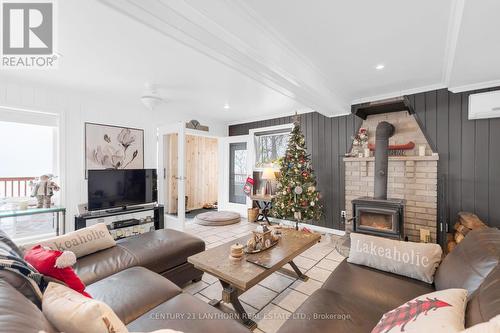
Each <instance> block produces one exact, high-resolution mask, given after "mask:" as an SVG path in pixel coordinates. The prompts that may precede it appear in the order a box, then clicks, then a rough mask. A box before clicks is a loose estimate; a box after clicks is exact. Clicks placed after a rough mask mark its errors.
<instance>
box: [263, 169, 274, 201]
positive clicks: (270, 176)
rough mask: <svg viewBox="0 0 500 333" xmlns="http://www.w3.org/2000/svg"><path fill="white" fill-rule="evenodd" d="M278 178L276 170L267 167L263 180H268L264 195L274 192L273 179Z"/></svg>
mask: <svg viewBox="0 0 500 333" xmlns="http://www.w3.org/2000/svg"><path fill="white" fill-rule="evenodd" d="M275 179H276V175H275V174H274V170H273V169H272V168H265V169H264V172H263V173H262V180H265V181H266V187H265V189H264V195H270V194H272V193H271V192H272V186H271V181H273V180H275Z"/></svg>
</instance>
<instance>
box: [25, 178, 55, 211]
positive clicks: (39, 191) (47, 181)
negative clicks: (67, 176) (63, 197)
mask: <svg viewBox="0 0 500 333" xmlns="http://www.w3.org/2000/svg"><path fill="white" fill-rule="evenodd" d="M52 178H54V176H53V175H51V174H46V175H42V176H40V178H39V180H38V182H36V183H35V184H34V186H33V190H32V192H31V196H32V197H36V200H37V206H36V207H37V208H42V207H43V208H50V205H51V204H52V202H51V198H52V196H53V195H54V191H59V190H60V187H59V185H57V184H56V183H55V182H54V181H53V180H52Z"/></svg>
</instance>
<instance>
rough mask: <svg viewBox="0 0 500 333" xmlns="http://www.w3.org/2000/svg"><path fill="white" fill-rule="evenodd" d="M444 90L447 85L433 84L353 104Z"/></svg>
mask: <svg viewBox="0 0 500 333" xmlns="http://www.w3.org/2000/svg"><path fill="white" fill-rule="evenodd" d="M443 88H446V85H445V84H443V83H437V84H431V85H428V86H423V87H418V88H412V89H405V90H400V91H394V92H392V93H388V94H383V95H377V96H370V97H364V98H358V99H355V100H353V101H352V104H353V105H354V104H360V103H367V102H373V101H379V100H382V99H387V98H394V97H400V96H404V95H413V94H418V93H421V92H427V91H432V90H438V89H443Z"/></svg>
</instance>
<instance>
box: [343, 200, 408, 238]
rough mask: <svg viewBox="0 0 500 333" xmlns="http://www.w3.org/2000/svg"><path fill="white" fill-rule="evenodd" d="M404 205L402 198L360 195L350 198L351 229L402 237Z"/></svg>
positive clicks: (390, 236)
mask: <svg viewBox="0 0 500 333" xmlns="http://www.w3.org/2000/svg"><path fill="white" fill-rule="evenodd" d="M404 205H405V200H403V199H385V200H383V199H382V200H380V199H374V198H370V197H362V198H358V199H354V200H352V211H353V214H354V223H353V231H354V232H360V233H365V234H371V235H376V236H383V237H389V238H396V239H403V238H404V227H403V223H404Z"/></svg>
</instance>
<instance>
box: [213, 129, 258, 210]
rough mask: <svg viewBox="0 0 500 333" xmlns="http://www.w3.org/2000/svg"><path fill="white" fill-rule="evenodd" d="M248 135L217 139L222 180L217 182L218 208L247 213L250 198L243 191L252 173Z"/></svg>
mask: <svg viewBox="0 0 500 333" xmlns="http://www.w3.org/2000/svg"><path fill="white" fill-rule="evenodd" d="M248 140H249V136H248V135H240V136H230V137H225V138H221V139H220V140H219V145H220V147H219V150H220V152H221V153H222V159H221V160H222V168H221V171H222V174H221V179H222V181H221V182H219V186H220V187H219V210H230V211H234V212H238V213H240V214H241V215H242V216H246V215H247V207H250V205H251V200H250V199H249V198H248V197H247V196H246V194H245V193H244V192H243V186H244V185H245V183H246V179H247V177H249V176H250V175H251V173H252V171H251V170H252V168H251V163H250V159H249V155H248V145H249V144H248Z"/></svg>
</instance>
